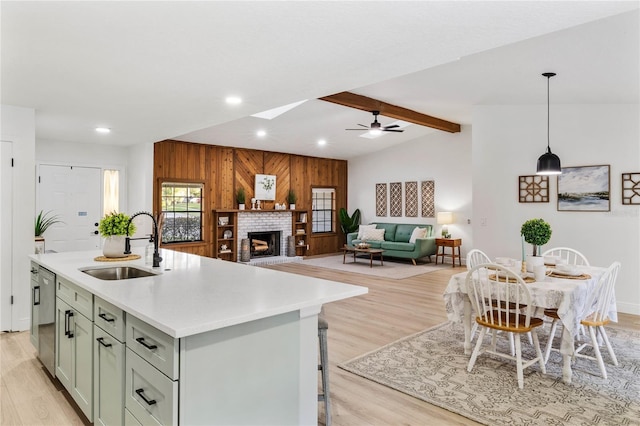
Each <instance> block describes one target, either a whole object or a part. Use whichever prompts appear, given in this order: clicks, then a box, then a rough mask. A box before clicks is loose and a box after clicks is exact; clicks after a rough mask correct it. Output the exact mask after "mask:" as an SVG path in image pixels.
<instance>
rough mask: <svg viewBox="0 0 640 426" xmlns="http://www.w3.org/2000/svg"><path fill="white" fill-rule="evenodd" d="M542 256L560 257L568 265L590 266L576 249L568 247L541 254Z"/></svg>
mask: <svg viewBox="0 0 640 426" xmlns="http://www.w3.org/2000/svg"><path fill="white" fill-rule="evenodd" d="M542 256H543V257H544V256H560V258H562V259H564V260H565V261H566V262H567V264H568V265H584V266H590V265H589V261H588V260H587V257H586V256H585V255H584V254H582V253H580V252H579V251H578V250H576V249H572V248H569V247H556V248H552V249H549V250H547V251H545V252H544V253H542Z"/></svg>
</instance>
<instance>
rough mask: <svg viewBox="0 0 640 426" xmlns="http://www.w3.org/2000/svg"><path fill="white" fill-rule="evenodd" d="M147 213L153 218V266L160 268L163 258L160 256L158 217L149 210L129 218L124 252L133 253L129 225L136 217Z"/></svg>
mask: <svg viewBox="0 0 640 426" xmlns="http://www.w3.org/2000/svg"><path fill="white" fill-rule="evenodd" d="M143 214H144V215H147V216H149V217H150V218H151V220H153V237H152V238H153V267H154V268H158V267H159V266H160V262H162V258H161V257H160V252H159V251H158V241H160V238H159V236H158V222H156V218H155V217H153V215H152V214H151V213H149V212H138V213H136V214H134V215H133V216H131V217H130V218H129V222H127V237H126V238H125V239H124V254H131V238H129V225H131V221H132V220H133V218H134V217H136V216H140V215H143Z"/></svg>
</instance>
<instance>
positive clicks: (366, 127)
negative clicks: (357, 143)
mask: <svg viewBox="0 0 640 426" xmlns="http://www.w3.org/2000/svg"><path fill="white" fill-rule="evenodd" d="M358 126H362V127H364V128H365V129H368V128H369V126H365V125H364V124H360V123H358Z"/></svg>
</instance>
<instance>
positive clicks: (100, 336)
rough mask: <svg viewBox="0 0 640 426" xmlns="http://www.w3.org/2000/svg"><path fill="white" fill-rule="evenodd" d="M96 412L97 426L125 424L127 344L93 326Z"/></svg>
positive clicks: (94, 401) (94, 399) (94, 404)
mask: <svg viewBox="0 0 640 426" xmlns="http://www.w3.org/2000/svg"><path fill="white" fill-rule="evenodd" d="M93 337H94V343H93V353H94V355H93V356H94V358H93V359H94V368H93V373H94V376H93V409H94V423H95V424H96V425H106V426H108V425H121V424H123V423H124V421H125V419H124V359H125V358H124V356H125V355H124V354H125V345H124V343H120V342H119V341H118V340H116V339H114V338H113V337H112V336H110V335H109V333H107V332H106V331H104V330H102V329H101V328H100V327H98V326H97V325H94V326H93Z"/></svg>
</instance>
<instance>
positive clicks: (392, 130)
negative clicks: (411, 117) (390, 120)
mask: <svg viewBox="0 0 640 426" xmlns="http://www.w3.org/2000/svg"><path fill="white" fill-rule="evenodd" d="M382 131H383V132H396V133H402V132H404V130H396V129H382Z"/></svg>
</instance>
